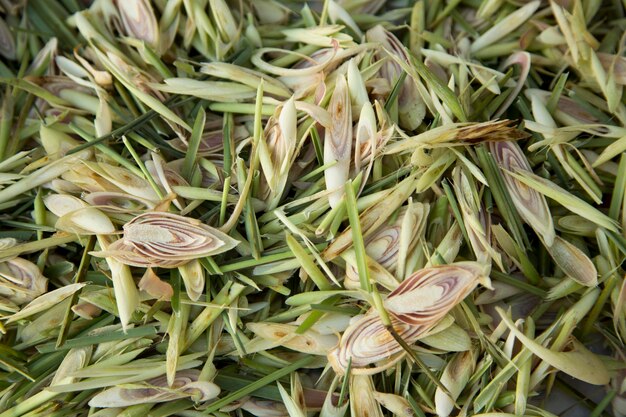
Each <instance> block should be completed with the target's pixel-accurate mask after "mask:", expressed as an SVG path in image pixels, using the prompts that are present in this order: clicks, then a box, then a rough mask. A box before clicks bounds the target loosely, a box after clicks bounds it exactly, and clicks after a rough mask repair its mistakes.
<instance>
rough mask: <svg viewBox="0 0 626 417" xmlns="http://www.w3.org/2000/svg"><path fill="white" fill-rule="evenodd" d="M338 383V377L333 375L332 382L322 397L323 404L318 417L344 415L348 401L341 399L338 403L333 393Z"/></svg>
mask: <svg viewBox="0 0 626 417" xmlns="http://www.w3.org/2000/svg"><path fill="white" fill-rule="evenodd" d="M338 383H339V377H338V376H335V377H334V378H333V382H332V383H331V384H330V387H329V388H328V391H327V393H326V396H325V398H324V404H323V405H322V408H321V410H320V417H344V416H345V414H346V411H347V410H348V407H349V406H350V401H343V402H342V403H339V398H338V396H337V394H335V389H336V388H337V385H338Z"/></svg>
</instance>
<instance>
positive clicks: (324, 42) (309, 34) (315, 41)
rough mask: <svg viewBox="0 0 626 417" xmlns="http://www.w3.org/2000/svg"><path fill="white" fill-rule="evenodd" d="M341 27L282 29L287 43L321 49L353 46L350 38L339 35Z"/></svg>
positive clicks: (345, 35) (342, 34)
mask: <svg viewBox="0 0 626 417" xmlns="http://www.w3.org/2000/svg"><path fill="white" fill-rule="evenodd" d="M341 29H343V26H341V25H325V26H315V27H310V28H296V29H283V30H282V32H283V34H284V35H285V39H286V40H287V41H292V42H302V43H304V44H307V45H316V46H321V47H327V48H328V47H334V46H335V45H337V43H339V45H340V46H343V47H345V46H353V45H354V42H353V41H352V37H351V36H350V35H348V34H345V33H341Z"/></svg>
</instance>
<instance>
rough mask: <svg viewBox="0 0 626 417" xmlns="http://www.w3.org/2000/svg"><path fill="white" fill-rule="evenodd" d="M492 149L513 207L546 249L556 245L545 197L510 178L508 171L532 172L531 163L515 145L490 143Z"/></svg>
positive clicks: (511, 143) (510, 143) (513, 143)
mask: <svg viewBox="0 0 626 417" xmlns="http://www.w3.org/2000/svg"><path fill="white" fill-rule="evenodd" d="M489 148H490V150H491V153H492V154H493V157H494V158H495V160H496V162H497V163H498V164H499V165H500V167H501V168H502V169H503V171H504V172H503V175H502V177H503V179H504V183H505V186H506V188H507V190H508V192H509V195H510V196H511V200H512V201H513V205H514V206H515V207H516V208H517V212H518V213H519V215H520V216H521V218H522V219H523V220H524V221H525V222H526V224H528V225H529V226H530V227H532V228H533V229H534V230H535V232H537V234H538V235H539V236H541V238H542V240H543V241H544V242H545V243H546V245H547V246H551V245H552V243H553V242H554V238H555V232H554V223H553V222H552V214H551V213H550V209H549V208H548V203H547V201H546V198H545V197H544V196H543V195H541V194H540V193H539V192H537V191H535V190H534V189H532V188H530V187H528V186H527V185H526V184H524V183H523V182H521V181H519V180H518V179H516V178H514V177H512V176H511V175H509V172H517V171H527V172H531V168H530V164H529V163H528V160H527V159H526V156H525V155H524V152H522V149H521V148H520V147H519V145H518V144H517V143H515V142H491V143H490V144H489Z"/></svg>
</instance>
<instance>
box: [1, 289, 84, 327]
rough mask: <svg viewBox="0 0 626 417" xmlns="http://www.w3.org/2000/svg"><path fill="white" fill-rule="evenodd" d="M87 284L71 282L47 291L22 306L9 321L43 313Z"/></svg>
mask: <svg viewBox="0 0 626 417" xmlns="http://www.w3.org/2000/svg"><path fill="white" fill-rule="evenodd" d="M85 285H86V284H82V283H81V284H70V285H66V286H64V287H61V288H58V289H56V290H54V291H50V292H47V293H45V294H43V295H40V296H39V297H37V298H35V299H34V300H33V301H31V302H30V303H28V304H27V305H26V306H25V307H24V308H22V309H21V310H20V311H19V312H18V313H15V314H13V315H12V316H10V317H9V319H8V320H7V324H8V323H13V322H15V321H18V320H21V319H23V318H26V317H30V316H32V315H34V314H37V313H41V312H42V311H45V310H47V309H49V308H51V307H53V306H55V305H57V304H58V303H60V302H61V301H63V300H65V299H66V298H67V297H69V296H70V295H72V294H74V293H75V292H76V291H79V290H80V289H81V288H83V287H84V286H85Z"/></svg>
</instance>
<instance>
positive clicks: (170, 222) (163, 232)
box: [94, 212, 239, 268]
mask: <svg viewBox="0 0 626 417" xmlns="http://www.w3.org/2000/svg"><path fill="white" fill-rule="evenodd" d="M238 243H239V242H237V241H236V240H235V239H233V238H231V237H230V236H228V235H226V234H225V233H223V232H220V231H219V230H217V229H215V228H213V227H210V226H207V225H205V224H203V223H202V222H201V221H199V220H196V219H193V218H190V217H185V216H180V215H178V214H173V213H162V212H150V213H144V214H141V215H139V216H137V217H135V218H134V219H132V220H131V221H130V222H128V223H126V224H125V225H124V235H123V236H122V238H121V239H119V240H117V241H115V242H113V243H112V244H111V245H110V246H109V247H108V249H107V250H105V251H101V252H95V253H94V255H97V256H101V257H112V258H114V259H116V260H118V261H119V262H122V263H124V264H126V265H131V266H139V267H162V268H176V267H179V266H181V265H184V264H186V263H187V262H189V261H190V260H192V259H197V258H203V257H206V256H213V255H216V254H219V253H222V252H226V251H228V250H230V249H232V248H234V247H235V246H237V244H238Z"/></svg>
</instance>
